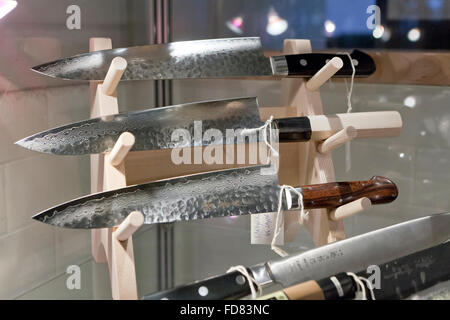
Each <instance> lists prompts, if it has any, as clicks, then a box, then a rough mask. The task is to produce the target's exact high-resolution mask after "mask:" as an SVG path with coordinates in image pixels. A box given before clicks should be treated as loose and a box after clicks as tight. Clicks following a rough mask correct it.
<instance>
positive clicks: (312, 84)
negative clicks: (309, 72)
mask: <svg viewBox="0 0 450 320" xmlns="http://www.w3.org/2000/svg"><path fill="white" fill-rule="evenodd" d="M343 66H344V61H342V59H341V58H339V57H334V58H333V59H331V60H330V61H328V62H327V63H326V64H325V65H324V66H323V67H322V69H320V70H319V71H318V72H317V73H316V74H315V75H314V76H313V77H312V78H311V79H309V80H308V82H307V83H306V88H307V89H308V90H310V91H316V90H317V89H319V88H320V87H321V86H322V85H323V84H324V83H325V82H327V81H328V79H330V78H331V77H332V76H334V74H335V73H336V72H338V71H339V69H341V68H342V67H343Z"/></svg>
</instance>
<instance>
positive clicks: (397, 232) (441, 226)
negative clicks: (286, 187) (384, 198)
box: [252, 213, 450, 287]
mask: <svg viewBox="0 0 450 320" xmlns="http://www.w3.org/2000/svg"><path fill="white" fill-rule="evenodd" d="M448 239H450V213H442V214H436V215H431V216H426V217H423V218H419V219H415V220H410V221H406V222H403V223H399V224H396V225H393V226H390V227H387V228H383V229H380V230H376V231H372V232H369V233H366V234H362V235H359V236H356V237H352V238H349V239H346V240H342V241H338V242H335V243H331V244H328V245H325V246H323V247H320V248H317V249H313V250H310V251H306V252H304V253H300V254H297V255H292V256H289V257H287V258H284V259H281V260H275V261H270V262H267V263H266V264H265V265H260V266H257V267H253V268H252V269H253V271H254V272H253V273H254V276H255V279H256V280H257V281H258V283H262V282H267V281H268V282H272V281H274V282H276V283H279V284H281V285H283V286H284V287H288V286H291V285H293V284H296V283H300V282H303V281H307V280H320V279H322V278H324V277H327V276H330V275H332V274H337V273H340V272H349V271H352V272H358V271H361V270H365V269H366V268H367V267H368V266H369V265H378V264H382V263H386V262H388V261H391V260H395V259H397V258H399V257H402V256H405V255H409V254H412V253H414V252H417V251H420V250H424V249H427V248H430V247H433V246H436V245H439V244H441V243H443V242H445V241H446V240H448Z"/></svg>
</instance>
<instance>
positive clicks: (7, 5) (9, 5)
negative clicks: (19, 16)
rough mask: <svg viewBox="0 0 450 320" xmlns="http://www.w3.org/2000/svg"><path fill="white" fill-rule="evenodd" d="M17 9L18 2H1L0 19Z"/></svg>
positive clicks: (8, 0) (9, 0)
mask: <svg viewBox="0 0 450 320" xmlns="http://www.w3.org/2000/svg"><path fill="white" fill-rule="evenodd" d="M15 7H17V1H13V0H0V19H1V18H3V17H4V16H6V15H7V14H8V13H10V12H11V11H13V10H14V8H15Z"/></svg>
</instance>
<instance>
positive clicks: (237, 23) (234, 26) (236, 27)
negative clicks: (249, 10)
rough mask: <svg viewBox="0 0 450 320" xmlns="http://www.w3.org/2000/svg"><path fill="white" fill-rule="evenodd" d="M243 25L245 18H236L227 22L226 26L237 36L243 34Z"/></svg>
mask: <svg viewBox="0 0 450 320" xmlns="http://www.w3.org/2000/svg"><path fill="white" fill-rule="evenodd" d="M243 25H244V18H243V17H242V16H237V17H234V18H232V19H231V20H228V21H227V22H226V26H227V27H228V29H230V30H231V31H233V32H234V33H236V34H242V32H243V31H242V27H243Z"/></svg>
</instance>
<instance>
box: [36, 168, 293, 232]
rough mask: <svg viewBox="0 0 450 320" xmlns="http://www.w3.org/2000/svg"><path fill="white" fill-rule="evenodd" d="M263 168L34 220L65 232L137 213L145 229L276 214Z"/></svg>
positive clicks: (75, 205) (273, 178)
mask: <svg viewBox="0 0 450 320" xmlns="http://www.w3.org/2000/svg"><path fill="white" fill-rule="evenodd" d="M261 168H262V166H254V167H246V168H239V169H229V170H221V171H217V172H210V173H203V174H196V175H191V176H186V177H183V178H175V179H168V180H161V181H156V182H150V183H146V184H141V185H136V186H131V187H126V188H122V189H118V190H113V191H108V192H103V193H97V194H93V195H89V196H86V197H82V198H79V199H76V200H73V201H69V202H67V203H64V204H62V205H59V206H56V207H54V208H51V209H48V210H46V211H44V212H42V213H39V214H37V215H36V216H34V217H33V218H34V219H36V220H39V221H41V222H44V223H47V224H51V225H54V226H58V227H65V228H109V227H113V226H116V225H118V224H120V222H122V221H123V220H124V219H125V218H126V217H127V216H128V214H130V213H131V212H132V211H136V210H137V211H140V212H142V213H143V214H144V216H145V223H147V224H152V223H164V222H173V221H179V220H197V219H205V218H212V217H226V216H237V215H244V214H251V213H252V214H253V213H264V212H274V211H277V206H278V193H279V188H280V187H279V185H278V178H277V175H261V173H260V169H261ZM294 198H295V199H294V203H296V202H295V201H297V202H298V198H297V197H296V196H295V197H294Z"/></svg>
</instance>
